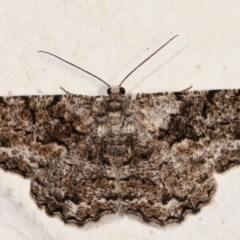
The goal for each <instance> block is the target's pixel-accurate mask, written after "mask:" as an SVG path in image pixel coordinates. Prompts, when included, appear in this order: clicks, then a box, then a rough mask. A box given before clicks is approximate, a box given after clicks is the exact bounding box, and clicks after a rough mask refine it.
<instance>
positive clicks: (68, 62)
mask: <svg viewBox="0 0 240 240" xmlns="http://www.w3.org/2000/svg"><path fill="white" fill-rule="evenodd" d="M38 52H41V53H46V54H49V55H51V56H53V57H55V58H58V59H60V60H62V61H63V62H65V63H68V64H69V65H72V66H73V67H75V68H78V69H80V70H82V71H83V72H85V73H87V74H89V75H91V76H93V77H95V78H97V79H98V80H99V81H101V82H103V83H104V84H106V85H107V86H108V87H110V85H109V84H108V83H106V82H105V81H104V80H102V79H101V78H99V77H97V76H96V75H94V74H92V73H90V72H88V71H87V70H85V69H83V68H80V67H78V66H77V65H75V64H73V63H70V62H68V61H66V60H64V59H62V58H60V57H58V56H56V55H54V54H52V53H49V52H45V51H38Z"/></svg>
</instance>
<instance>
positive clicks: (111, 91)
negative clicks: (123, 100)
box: [107, 86, 126, 95]
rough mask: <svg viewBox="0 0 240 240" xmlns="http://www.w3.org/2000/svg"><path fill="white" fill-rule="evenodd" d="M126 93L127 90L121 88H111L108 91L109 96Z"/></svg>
mask: <svg viewBox="0 0 240 240" xmlns="http://www.w3.org/2000/svg"><path fill="white" fill-rule="evenodd" d="M125 92H126V91H125V89H124V88H123V87H119V86H111V87H109V88H108V90H107V94H108V95H124V94H125Z"/></svg>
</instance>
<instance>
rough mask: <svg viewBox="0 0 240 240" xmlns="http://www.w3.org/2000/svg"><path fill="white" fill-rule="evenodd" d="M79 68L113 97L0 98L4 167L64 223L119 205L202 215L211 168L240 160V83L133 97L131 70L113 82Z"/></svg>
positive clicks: (155, 213) (161, 220)
mask: <svg viewBox="0 0 240 240" xmlns="http://www.w3.org/2000/svg"><path fill="white" fill-rule="evenodd" d="M175 37H176V36H175ZM175 37H173V38H175ZM173 38H172V39H173ZM172 39H170V40H169V41H168V42H167V43H166V44H168V43H169V42H170V41H171V40H172ZM166 44H164V45H163V46H162V47H164V46H165V45H166ZM162 47H160V48H159V49H158V50H157V51H156V52H154V53H153V54H152V55H151V56H150V57H152V56H153V55H154V54H156V53H157V52H158V51H159V50H160V49H161V48H162ZM46 53H47V52H46ZM48 54H50V53H48ZM50 55H53V54H50ZM53 56H54V57H57V56H55V55H53ZM150 57H148V58H147V59H146V60H144V61H143V62H142V63H141V64H139V65H138V66H137V67H136V68H135V69H134V70H133V71H132V72H134V71H135V70H136V69H137V68H138V67H139V66H141V65H142V64H143V63H144V62H146V61H147V60H148V59H149V58H150ZM57 58H59V57H57ZM59 59H61V58H59ZM61 60H63V59H61ZM63 61H65V60H63ZM65 62H67V61H65ZM67 63H69V62H67ZM69 64H71V63H69ZM71 65H73V66H74V67H77V66H76V65H74V64H71ZM78 68H79V67H78ZM80 69H81V70H83V71H85V72H86V73H88V74H90V75H92V76H93V77H95V78H97V79H99V80H100V81H102V82H104V83H105V84H106V85H107V86H108V87H109V88H108V91H107V92H108V96H83V95H73V94H70V93H68V92H67V93H66V94H65V95H52V96H17V97H1V98H0V116H1V120H0V166H1V167H2V168H3V169H5V170H8V171H13V172H16V173H19V174H20V175H22V176H24V177H27V178H30V179H31V196H32V197H33V199H34V200H35V201H36V203H37V205H38V206H39V207H44V208H45V210H46V212H47V213H49V214H51V215H54V214H58V215H60V216H61V218H62V219H63V220H64V222H73V223H76V224H78V225H84V224H85V223H86V222H88V221H96V220H99V219H100V218H101V216H103V215H105V214H112V213H116V212H118V211H121V212H123V213H126V214H132V215H135V216H138V217H140V218H141V219H143V220H144V221H147V222H150V223H157V224H159V225H166V224H168V223H172V222H181V221H182V220H183V219H184V216H185V215H186V214H187V213H195V212H198V211H199V210H200V208H201V207H202V206H203V205H205V204H207V203H208V202H209V201H210V199H211V197H212V195H213V193H214V191H215V189H216V182H215V180H214V177H213V173H214V172H223V171H225V170H227V169H229V168H230V167H232V166H234V165H236V164H239V162H240V90H211V91H181V92H172V93H152V94H142V93H140V94H138V95H137V96H136V99H134V100H132V99H131V98H130V97H127V96H125V95H124V94H125V90H124V88H123V87H122V83H123V82H124V81H125V79H126V78H127V77H128V76H129V75H130V74H131V73H132V72H131V73H129V74H128V75H127V76H126V78H125V79H124V80H123V81H122V82H121V84H120V85H119V86H109V85H108V84H107V83H106V82H105V81H103V80H102V79H100V78H98V77H97V76H95V75H93V74H91V73H89V72H88V71H86V70H84V69H82V68H80Z"/></svg>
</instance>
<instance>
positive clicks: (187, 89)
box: [181, 85, 193, 92]
mask: <svg viewBox="0 0 240 240" xmlns="http://www.w3.org/2000/svg"><path fill="white" fill-rule="evenodd" d="M192 87H193V86H192V85H191V86H190V87H188V88H186V89H183V90H182V91H181V92H187V91H189V90H190V89H191V88H192Z"/></svg>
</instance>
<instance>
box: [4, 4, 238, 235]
mask: <svg viewBox="0 0 240 240" xmlns="http://www.w3.org/2000/svg"><path fill="white" fill-rule="evenodd" d="M239 12H240V2H239V1H238V0H233V1H231V2H230V1H226V0H225V1H224V0H218V1H210V0H208V1H206V0H203V1H177V0H173V1H171V0H170V1H156V0H148V1H144V0H141V1H140V0H131V1H130V0H121V1H120V0H115V1H111V0H98V1H86V0H85V1H83V0H82V1H77V0H72V1H66V0H61V1H60V0H51V1H47V0H31V1H24V0H1V3H0V58H1V59H0V62H1V64H0V73H1V81H0V95H4V96H6V95H28V94H31V95H33V94H62V91H61V90H60V88H59V87H60V86H62V87H64V88H65V89H67V90H68V91H69V92H72V93H76V94H87V95H97V94H105V93H106V87H105V86H104V85H103V84H102V83H101V82H98V81H97V80H95V79H94V78H92V77H91V76H88V75H86V74H85V73H83V72H81V71H79V70H77V69H74V68H72V67H71V66H68V65H66V64H65V63H63V62H60V61H58V60H57V59H54V58H52V57H51V56H48V55H44V54H40V53H38V52H37V51H38V50H45V51H49V52H52V53H54V54H57V55H59V56H61V57H63V58H65V59H66V60H69V61H71V62H73V63H75V64H77V65H79V66H81V67H83V68H85V69H87V70H88V71H90V72H92V73H94V74H96V75H97V76H99V77H101V78H103V79H104V80H105V81H107V82H108V83H110V84H111V85H116V84H118V83H119V82H120V81H121V80H122V79H123V78H124V77H125V76H126V75H127V74H128V73H129V72H130V71H131V70H132V69H133V68H134V67H135V66H136V65H138V64H139V63H140V62H141V61H142V60H143V59H145V58H146V57H147V56H148V55H150V54H151V53H152V52H153V51H154V50H156V49H157V48H158V47H159V46H161V45H162V44H163V43H165V42H166V41H167V40H168V39H169V38H171V37H172V36H173V35H175V34H180V36H179V37H178V38H177V39H176V40H174V41H173V42H172V43H171V44H170V45H168V46H167V47H165V48H164V49H163V50H162V51H161V52H160V53H158V55H156V56H155V57H154V58H153V59H151V60H149V61H148V62H147V63H145V64H144V65H143V66H142V67H141V68H140V69H138V71H137V72H135V73H134V74H133V75H131V77H129V79H128V80H127V81H126V83H125V84H124V87H125V88H126V90H127V92H128V94H131V95H132V96H134V95H135V94H136V93H137V92H160V91H174V90H175V91H178V90H182V89H185V88H187V87H189V86H190V85H193V89H196V90H200V89H219V88H240V80H239V78H240V77H239V76H240V67H239V64H240V30H239V29H240V14H239ZM216 177H217V183H218V190H217V192H216V194H215V195H214V198H213V200H212V202H211V204H209V205H208V206H206V207H204V208H203V210H202V211H201V212H200V213H199V214H197V215H191V216H188V217H187V218H186V220H185V221H184V222H183V223H181V224H178V225H171V226H168V227H165V228H162V227H156V226H149V225H147V224H146V223H142V222H140V221H138V220H136V219H133V218H131V217H127V216H121V215H113V216H106V217H103V218H102V220H100V221H99V222H97V223H90V224H87V225H86V226H84V227H82V228H78V227H76V226H71V225H65V224H64V223H63V222H62V221H61V220H60V219H59V218H56V217H54V218H52V217H49V216H47V215H46V214H45V212H44V211H43V210H39V209H38V207H37V206H36V204H35V203H34V202H33V200H32V199H31V198H30V196H29V188H30V186H29V185H30V182H29V180H27V179H23V178H21V177H20V176H18V175H16V174H11V173H6V172H3V171H0V216H1V217H0V236H1V239H5V240H8V239H19V240H21V239H29V240H32V239H40V240H42V239H59V240H64V239H81V240H84V239H104V240H107V239H129V240H130V239H170V240H171V239H191V240H195V239H204V240H205V239H240V230H239V224H240V187H239V181H240V167H236V168H234V169H232V170H231V171H228V172H226V173H225V174H222V175H217V176H216Z"/></svg>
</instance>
